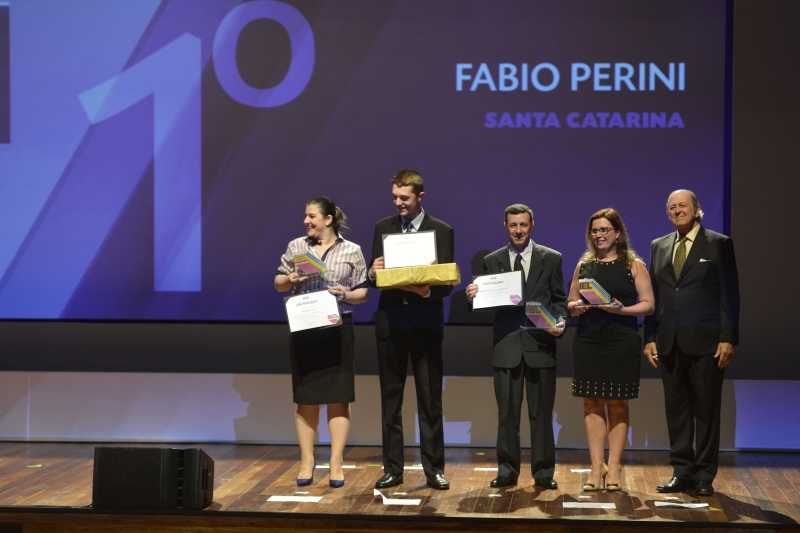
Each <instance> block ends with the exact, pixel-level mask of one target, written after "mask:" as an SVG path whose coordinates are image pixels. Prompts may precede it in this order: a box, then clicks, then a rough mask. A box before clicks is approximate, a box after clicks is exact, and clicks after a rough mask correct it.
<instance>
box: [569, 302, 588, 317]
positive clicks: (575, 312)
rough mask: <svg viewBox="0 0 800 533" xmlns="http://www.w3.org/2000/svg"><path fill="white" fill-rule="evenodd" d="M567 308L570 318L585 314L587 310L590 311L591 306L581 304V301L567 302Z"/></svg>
mask: <svg viewBox="0 0 800 533" xmlns="http://www.w3.org/2000/svg"><path fill="white" fill-rule="evenodd" d="M569 304H573V305H572V306H570V305H569ZM567 308H568V309H569V311H570V313H569V314H570V315H572V316H580V315H582V314H583V313H585V312H586V311H588V310H589V309H591V308H592V306H591V305H586V304H585V303H584V302H583V300H576V301H575V302H568V303H567Z"/></svg>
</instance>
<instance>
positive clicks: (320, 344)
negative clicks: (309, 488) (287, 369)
mask: <svg viewBox="0 0 800 533" xmlns="http://www.w3.org/2000/svg"><path fill="white" fill-rule="evenodd" d="M344 221H345V216H344V213H342V210H341V209H339V208H338V207H336V204H334V203H333V201H332V200H331V199H330V198H326V197H324V196H320V197H318V198H314V199H312V200H310V201H309V202H308V203H307V204H306V217H305V220H304V224H305V227H306V236H305V237H301V238H299V239H295V240H293V241H292V242H290V243H289V246H288V247H287V249H286V253H285V254H284V255H283V257H281V266H280V267H279V268H278V275H277V276H275V288H276V289H277V290H278V291H279V292H284V291H288V290H290V289H291V290H292V294H304V293H308V292H316V291H324V290H327V291H328V292H330V293H331V294H334V295H335V296H336V298H337V299H338V300H339V309H340V311H341V317H342V325H341V326H339V327H334V328H322V329H309V330H304V331H298V332H295V333H292V334H291V339H290V342H289V352H290V353H289V355H290V357H291V361H292V392H293V395H294V403H295V404H297V408H296V410H295V427H296V429H297V440H298V442H299V444H300V473H299V474H298V476H297V484H298V485H300V486H304V485H310V484H311V483H312V481H313V479H314V467H315V462H314V440H315V439H316V435H317V426H318V425H319V406H320V405H321V404H327V406H328V409H327V411H328V429H329V431H330V435H331V460H330V479H329V482H330V485H331V487H341V486H342V485H344V471H343V470H342V462H343V457H342V454H343V452H344V447H345V444H346V443H347V435H348V433H349V432H350V403H351V402H353V401H355V384H354V381H355V378H354V360H355V335H354V330H353V318H352V316H353V315H352V312H353V305H355V304H360V303H363V302H366V301H367V298H368V296H369V291H368V288H367V266H366V262H365V261H364V255H363V254H362V253H361V247H360V246H358V245H357V244H355V243H353V242H350V241H347V240H345V239H343V238H342V237H341V236H340V235H339V231H340V230H341V229H342V228H345V227H346V226H344ZM303 253H305V254H310V255H314V256H315V257H317V258H318V259H320V260H322V262H323V263H325V265H326V266H327V268H328V271H327V272H325V273H324V275H319V274H317V275H312V276H301V275H300V274H299V273H298V272H297V269H296V268H295V264H294V256H295V255H296V254H303Z"/></svg>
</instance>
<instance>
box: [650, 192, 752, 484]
mask: <svg viewBox="0 0 800 533" xmlns="http://www.w3.org/2000/svg"><path fill="white" fill-rule="evenodd" d="M667 213H668V214H669V218H670V221H671V222H672V224H673V225H674V226H675V229H676V230H677V231H676V232H674V233H670V234H669V235H666V236H664V237H661V238H660V239H656V240H654V241H653V244H652V246H651V248H650V278H651V280H652V282H653V291H654V293H655V297H656V311H655V314H653V315H652V316H649V317H646V318H645V323H644V325H645V332H644V338H645V343H646V344H645V348H644V352H645V356H646V357H647V359H648V360H649V362H650V364H652V365H653V366H654V367H658V363H659V362H661V379H662V381H663V383H664V403H665V406H666V411H667V429H668V431H669V441H670V451H669V456H670V463H671V464H672V471H673V474H672V479H671V480H670V481H669V482H667V483H665V484H663V485H659V486H658V487H657V488H656V490H658V492H682V491H684V490H686V489H688V488H690V487H692V485H694V489H695V492H696V493H697V494H698V495H699V496H711V495H712V494H714V487H713V486H712V482H713V481H714V477H715V476H716V474H717V465H718V463H719V435H720V406H721V403H722V379H723V377H724V375H725V370H724V369H725V367H726V366H728V364H729V363H730V362H731V359H732V358H733V347H734V345H736V344H737V343H738V342H739V276H738V273H737V270H736V256H735V255H734V252H733V241H732V240H731V238H730V237H726V236H725V235H721V234H719V233H716V232H714V231H711V230H707V229H705V228H704V227H703V226H701V225H700V220H701V219H702V218H703V211H702V210H701V209H700V204H699V203H698V201H697V196H695V194H694V193H693V192H692V191H687V190H677V191H675V192H673V193H672V194H670V196H669V199H668V200H667ZM695 440H696V451H695V450H694V449H693V448H692V445H693V444H694V443H695Z"/></svg>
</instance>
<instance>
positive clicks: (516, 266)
mask: <svg viewBox="0 0 800 533" xmlns="http://www.w3.org/2000/svg"><path fill="white" fill-rule="evenodd" d="M518 270H522V293H523V294H525V281H526V280H525V270H524V269H523V268H522V254H517V257H516V258H515V259H514V272H516V271H518Z"/></svg>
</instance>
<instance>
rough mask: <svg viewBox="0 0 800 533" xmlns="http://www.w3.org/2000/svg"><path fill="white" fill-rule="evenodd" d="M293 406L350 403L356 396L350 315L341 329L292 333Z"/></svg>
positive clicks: (343, 322)
mask: <svg viewBox="0 0 800 533" xmlns="http://www.w3.org/2000/svg"><path fill="white" fill-rule="evenodd" d="M289 356H290V357H291V361H292V393H293V397H294V399H293V401H294V403H297V404H301V405H323V404H328V403H352V402H354V401H355V400H356V392H355V369H354V364H355V330H354V328H353V315H352V314H350V313H346V314H344V315H342V325H341V326H338V327H332V328H322V329H310V330H305V331H298V332H296V333H292V334H291V335H290V338H289Z"/></svg>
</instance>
